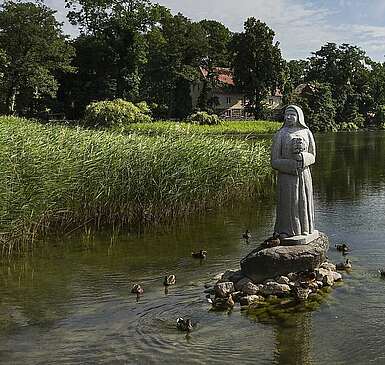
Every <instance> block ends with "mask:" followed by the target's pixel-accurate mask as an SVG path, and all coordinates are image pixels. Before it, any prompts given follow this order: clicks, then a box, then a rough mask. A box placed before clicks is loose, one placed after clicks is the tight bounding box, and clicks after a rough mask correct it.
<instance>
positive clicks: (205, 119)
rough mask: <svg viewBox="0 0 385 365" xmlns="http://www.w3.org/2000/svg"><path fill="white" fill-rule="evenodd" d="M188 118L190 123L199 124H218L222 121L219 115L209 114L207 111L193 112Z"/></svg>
mask: <svg viewBox="0 0 385 365" xmlns="http://www.w3.org/2000/svg"><path fill="white" fill-rule="evenodd" d="M187 120H188V121H189V122H190V123H194V124H199V125H216V124H219V123H220V120H219V117H218V115H216V114H209V113H206V112H197V113H194V114H191V115H190V116H189V117H188V118H187Z"/></svg>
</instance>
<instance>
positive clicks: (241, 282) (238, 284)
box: [234, 277, 253, 290]
mask: <svg viewBox="0 0 385 365" xmlns="http://www.w3.org/2000/svg"><path fill="white" fill-rule="evenodd" d="M249 283H250V284H253V282H252V281H251V280H250V279H249V278H246V277H244V278H243V279H241V280H239V281H237V282H236V283H235V284H234V286H235V289H236V290H242V288H243V286H244V285H246V284H249Z"/></svg>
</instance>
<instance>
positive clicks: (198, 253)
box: [191, 250, 207, 259]
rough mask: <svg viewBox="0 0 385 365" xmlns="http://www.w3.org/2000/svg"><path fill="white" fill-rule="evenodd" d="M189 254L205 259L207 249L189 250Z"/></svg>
mask: <svg viewBox="0 0 385 365" xmlns="http://www.w3.org/2000/svg"><path fill="white" fill-rule="evenodd" d="M191 256H192V257H194V258H195V259H205V258H206V256H207V251H204V250H199V251H198V252H191Z"/></svg>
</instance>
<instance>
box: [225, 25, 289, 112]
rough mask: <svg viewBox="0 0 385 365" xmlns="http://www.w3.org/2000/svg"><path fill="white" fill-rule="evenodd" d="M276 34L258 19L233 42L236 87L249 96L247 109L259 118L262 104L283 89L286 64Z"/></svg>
mask: <svg viewBox="0 0 385 365" xmlns="http://www.w3.org/2000/svg"><path fill="white" fill-rule="evenodd" d="M274 35H275V33H274V31H273V30H272V29H270V28H269V27H268V26H267V25H266V24H265V23H263V22H261V21H260V20H256V19H255V18H249V19H247V21H246V22H245V31H244V32H243V33H238V34H235V35H234V37H233V41H232V46H231V48H232V51H233V68H234V77H235V83H236V86H237V87H238V88H239V89H240V90H241V91H243V92H244V93H245V94H246V97H247V99H248V108H249V109H250V110H252V111H253V113H254V115H255V117H256V118H259V117H261V116H262V113H263V103H262V101H263V100H264V99H265V97H266V96H267V95H268V94H269V93H274V92H275V91H276V89H277V88H278V87H282V84H283V80H284V61H283V59H282V56H281V51H280V49H279V43H278V42H276V43H273V42H274Z"/></svg>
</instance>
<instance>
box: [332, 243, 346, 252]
mask: <svg viewBox="0 0 385 365" xmlns="http://www.w3.org/2000/svg"><path fill="white" fill-rule="evenodd" d="M335 247H336V249H337V251H340V252H343V253H347V252H348V251H349V250H350V249H349V246H348V245H347V244H346V243H342V244H338V245H335Z"/></svg>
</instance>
